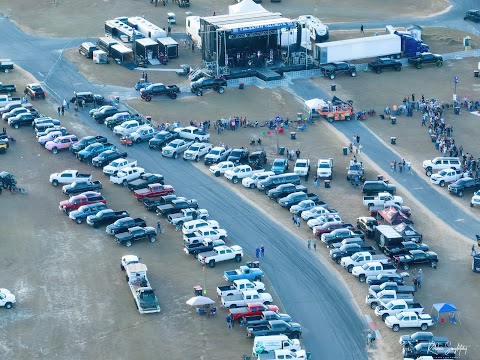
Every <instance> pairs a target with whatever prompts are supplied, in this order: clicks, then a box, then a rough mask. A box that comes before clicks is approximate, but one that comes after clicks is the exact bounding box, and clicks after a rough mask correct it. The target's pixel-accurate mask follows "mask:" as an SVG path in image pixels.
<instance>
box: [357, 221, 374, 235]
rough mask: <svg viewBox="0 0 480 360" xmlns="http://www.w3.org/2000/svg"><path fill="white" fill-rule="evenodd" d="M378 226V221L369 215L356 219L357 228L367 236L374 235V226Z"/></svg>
mask: <svg viewBox="0 0 480 360" xmlns="http://www.w3.org/2000/svg"><path fill="white" fill-rule="evenodd" d="M377 226H378V221H377V219H375V218H374V217H371V216H361V217H359V218H358V219H357V229H358V230H361V231H363V232H364V233H365V236H366V237H367V238H371V237H373V235H375V228H376V227H377Z"/></svg>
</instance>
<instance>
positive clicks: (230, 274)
mask: <svg viewBox="0 0 480 360" xmlns="http://www.w3.org/2000/svg"><path fill="white" fill-rule="evenodd" d="M263 275H264V274H263V271H262V270H261V269H259V268H256V267H248V266H246V265H243V266H240V268H238V269H235V270H227V271H225V272H224V273H223V278H224V279H225V280H226V281H237V280H249V281H252V280H255V281H260V280H261V279H262V277H263Z"/></svg>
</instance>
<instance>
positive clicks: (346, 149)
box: [342, 147, 348, 155]
mask: <svg viewBox="0 0 480 360" xmlns="http://www.w3.org/2000/svg"><path fill="white" fill-rule="evenodd" d="M342 150H343V155H348V148H347V147H344V148H343V149H342Z"/></svg>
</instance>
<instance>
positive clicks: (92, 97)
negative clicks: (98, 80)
mask: <svg viewBox="0 0 480 360" xmlns="http://www.w3.org/2000/svg"><path fill="white" fill-rule="evenodd" d="M75 100H78V104H79V105H80V104H81V102H82V100H84V101H85V104H101V103H103V100H104V97H103V96H102V95H97V94H93V93H91V92H90V91H83V92H77V93H75V96H74V97H72V98H71V99H70V102H71V103H72V104H73V103H74V102H75Z"/></svg>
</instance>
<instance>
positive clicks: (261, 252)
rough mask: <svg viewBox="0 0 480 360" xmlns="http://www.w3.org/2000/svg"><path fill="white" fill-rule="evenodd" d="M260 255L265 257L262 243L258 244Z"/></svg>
mask: <svg viewBox="0 0 480 360" xmlns="http://www.w3.org/2000/svg"><path fill="white" fill-rule="evenodd" d="M260 255H261V257H265V246H264V245H263V244H262V246H260Z"/></svg>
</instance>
